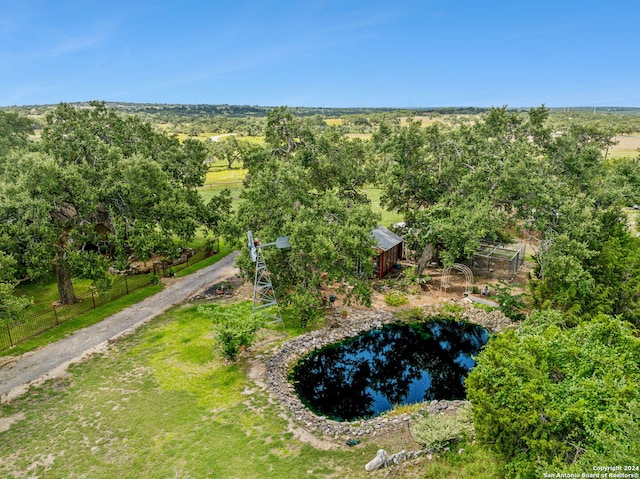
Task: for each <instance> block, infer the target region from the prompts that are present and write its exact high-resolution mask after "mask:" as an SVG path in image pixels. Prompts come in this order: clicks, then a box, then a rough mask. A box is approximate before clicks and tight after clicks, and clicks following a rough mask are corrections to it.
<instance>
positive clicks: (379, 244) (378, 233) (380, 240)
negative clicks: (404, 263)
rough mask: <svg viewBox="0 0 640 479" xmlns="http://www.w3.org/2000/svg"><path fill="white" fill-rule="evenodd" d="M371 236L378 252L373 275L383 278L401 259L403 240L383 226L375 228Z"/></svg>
mask: <svg viewBox="0 0 640 479" xmlns="http://www.w3.org/2000/svg"><path fill="white" fill-rule="evenodd" d="M371 234H372V235H373V237H374V238H375V239H376V246H375V249H376V251H377V252H378V257H377V258H376V268H375V274H376V276H377V277H378V278H383V277H384V276H385V275H386V274H387V273H388V272H389V270H391V268H393V267H394V266H395V265H396V264H397V263H398V260H400V258H402V245H403V243H404V239H403V238H402V237H401V236H398V235H397V234H395V233H394V232H392V231H389V230H388V229H387V228H385V227H384V226H377V227H376V228H374V229H373V231H371Z"/></svg>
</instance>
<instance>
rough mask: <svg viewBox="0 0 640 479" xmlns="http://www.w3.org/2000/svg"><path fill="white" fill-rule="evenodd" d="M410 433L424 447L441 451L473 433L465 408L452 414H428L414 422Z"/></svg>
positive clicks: (470, 420)
mask: <svg viewBox="0 0 640 479" xmlns="http://www.w3.org/2000/svg"><path fill="white" fill-rule="evenodd" d="M411 434H412V435H413V439H414V440H415V441H416V442H417V443H418V444H420V445H421V446H422V447H424V448H425V449H429V450H431V451H434V452H436V451H442V450H443V449H445V448H447V447H450V446H451V445H453V444H455V443H456V442H458V441H461V440H462V439H464V438H465V436H470V435H472V434H473V424H472V419H471V417H470V414H469V413H468V411H467V410H466V409H461V410H460V411H459V412H458V414H456V415H453V416H449V415H444V414H428V415H427V416H425V417H423V418H421V419H419V420H417V421H416V422H415V424H414V425H413V427H412V429H411Z"/></svg>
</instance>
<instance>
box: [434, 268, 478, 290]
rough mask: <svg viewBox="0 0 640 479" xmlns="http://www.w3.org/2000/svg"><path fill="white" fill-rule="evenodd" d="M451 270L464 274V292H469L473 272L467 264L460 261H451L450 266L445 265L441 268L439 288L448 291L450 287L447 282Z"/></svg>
mask: <svg viewBox="0 0 640 479" xmlns="http://www.w3.org/2000/svg"><path fill="white" fill-rule="evenodd" d="M451 270H456V271H459V272H461V273H462V274H464V280H465V282H464V294H465V295H466V294H471V292H472V286H471V284H472V283H473V272H472V271H471V269H470V268H469V267H468V266H465V265H463V264H460V263H453V264H452V265H451V266H447V267H446V268H444V269H443V270H442V277H441V278H440V290H445V291H448V290H449V288H450V287H451V283H450V282H449V280H450V277H451Z"/></svg>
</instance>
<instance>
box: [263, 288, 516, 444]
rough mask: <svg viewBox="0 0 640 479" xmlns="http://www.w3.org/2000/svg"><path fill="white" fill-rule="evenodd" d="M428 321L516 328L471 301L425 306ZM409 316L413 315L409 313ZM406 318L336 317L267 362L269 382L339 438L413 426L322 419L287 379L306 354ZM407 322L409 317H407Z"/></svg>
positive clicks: (394, 420)
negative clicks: (330, 325)
mask: <svg viewBox="0 0 640 479" xmlns="http://www.w3.org/2000/svg"><path fill="white" fill-rule="evenodd" d="M420 309H421V310H422V311H423V314H424V316H425V317H438V318H447V317H450V318H453V319H457V320H462V321H467V322H470V323H473V324H478V325H480V326H483V327H484V328H486V329H487V330H489V331H491V332H495V333H497V332H500V331H503V330H504V329H506V328H510V327H513V323H512V321H511V320H509V319H508V318H507V317H506V316H504V314H502V313H501V312H500V311H498V310H494V311H491V312H487V311H485V310H483V309H480V308H477V307H474V306H473V305H471V304H470V303H469V302H467V301H464V300H463V301H455V302H445V303H441V304H437V305H429V306H425V307H424V308H420ZM404 317H408V315H405V316H404ZM402 320H403V315H398V314H394V313H392V312H389V311H369V310H355V309H352V310H350V311H349V314H348V316H347V317H346V318H343V317H339V315H337V314H336V318H335V321H334V327H331V328H324V329H320V330H316V331H312V332H309V333H306V334H303V335H300V336H298V337H296V338H293V339H291V340H290V341H287V342H286V343H285V344H284V345H283V346H282V347H281V348H280V349H279V350H278V351H277V352H276V353H275V354H273V355H272V356H270V357H269V358H268V360H267V361H266V365H265V366H266V373H265V383H266V385H267V388H268V389H269V390H270V391H271V392H272V393H273V394H274V395H275V396H276V397H277V398H278V400H279V401H280V402H281V404H283V405H284V406H285V407H286V409H287V410H288V411H289V412H290V413H291V416H292V418H293V419H294V420H295V421H296V422H298V423H299V424H300V425H301V426H303V427H304V428H306V429H308V430H311V431H314V432H317V433H320V434H322V435H324V436H327V437H332V438H334V439H341V440H349V439H352V438H358V437H362V436H366V435H376V434H378V433H381V432H388V431H389V430H390V429H395V428H403V427H408V425H409V424H411V421H412V419H413V415H412V414H409V413H401V414H399V413H397V412H393V411H389V412H388V413H385V414H382V415H381V416H378V417H375V418H372V419H367V420H360V421H351V422H338V421H334V420H331V419H328V418H326V417H322V416H317V415H316V414H314V413H313V412H312V411H311V410H309V409H308V408H307V407H306V406H305V405H304V404H303V403H302V401H300V399H299V398H298V396H297V395H296V393H295V390H294V387H293V385H292V384H291V383H290V382H289V380H288V375H289V371H290V370H291V368H292V367H293V365H294V364H295V363H296V362H297V361H298V360H299V359H300V358H301V357H303V356H304V355H306V354H307V353H309V352H311V351H313V350H315V349H318V348H321V347H323V346H326V345H328V344H332V343H335V342H338V341H341V340H343V339H345V338H348V337H351V336H357V335H358V334H360V333H362V332H364V331H369V330H371V329H378V328H381V327H382V326H383V325H385V324H389V323H394V322H398V321H402ZM404 320H406V319H404ZM466 402H467V401H431V402H430V403H423V404H422V405H421V407H419V408H418V409H417V410H416V411H415V412H414V413H413V414H414V415H415V414H420V413H421V412H424V411H428V412H429V413H430V414H442V413H453V412H455V411H456V410H457V409H458V407H460V405H461V404H465V403H466Z"/></svg>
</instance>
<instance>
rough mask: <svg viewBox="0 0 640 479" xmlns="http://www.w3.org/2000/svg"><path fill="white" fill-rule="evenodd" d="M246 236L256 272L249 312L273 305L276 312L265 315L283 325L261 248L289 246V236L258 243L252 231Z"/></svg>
mask: <svg viewBox="0 0 640 479" xmlns="http://www.w3.org/2000/svg"><path fill="white" fill-rule="evenodd" d="M247 238H248V244H247V246H248V247H249V255H250V256H251V261H253V262H254V263H255V264H256V274H255V279H254V281H253V304H252V305H251V314H254V313H255V312H256V311H257V310H259V309H262V308H267V307H270V306H275V307H276V314H272V315H267V317H268V318H271V319H272V320H273V321H271V323H272V324H273V323H278V322H280V323H282V327H284V323H283V322H282V316H281V314H280V308H279V307H278V300H277V299H276V293H275V291H274V289H273V284H272V283H271V275H270V274H269V270H268V269H267V263H266V262H265V260H264V255H263V254H262V248H265V247H267V246H275V247H276V248H278V249H284V248H289V247H290V246H291V245H290V244H289V237H288V236H281V237H279V238H277V239H276V240H275V241H274V242H273V243H265V244H260V243H259V242H258V241H256V240H254V238H253V233H252V232H251V231H249V232H248V233H247Z"/></svg>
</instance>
